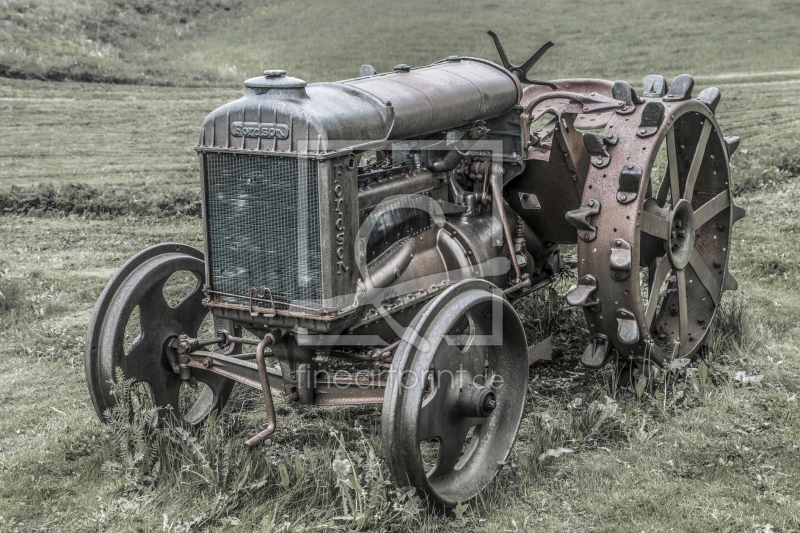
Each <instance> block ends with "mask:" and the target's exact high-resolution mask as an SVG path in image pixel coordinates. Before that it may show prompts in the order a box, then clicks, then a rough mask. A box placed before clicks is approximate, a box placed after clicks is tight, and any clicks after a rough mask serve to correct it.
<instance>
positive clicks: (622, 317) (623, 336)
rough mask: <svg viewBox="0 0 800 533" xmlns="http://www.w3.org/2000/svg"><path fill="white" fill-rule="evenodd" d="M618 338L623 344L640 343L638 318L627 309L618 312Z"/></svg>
mask: <svg viewBox="0 0 800 533" xmlns="http://www.w3.org/2000/svg"><path fill="white" fill-rule="evenodd" d="M617 336H618V337H619V340H620V341H622V343H623V344H636V343H637V342H639V326H638V324H637V323H636V317H635V316H634V314H633V313H631V312H630V311H628V310H627V309H619V310H618V311H617Z"/></svg>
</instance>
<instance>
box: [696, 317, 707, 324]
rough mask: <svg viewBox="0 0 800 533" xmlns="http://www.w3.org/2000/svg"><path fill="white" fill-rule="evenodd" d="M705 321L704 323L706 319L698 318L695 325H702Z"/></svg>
mask: <svg viewBox="0 0 800 533" xmlns="http://www.w3.org/2000/svg"><path fill="white" fill-rule="evenodd" d="M705 321H706V319H705V318H703V317H700V318H698V319H697V323H698V324H702V323H703V322H705Z"/></svg>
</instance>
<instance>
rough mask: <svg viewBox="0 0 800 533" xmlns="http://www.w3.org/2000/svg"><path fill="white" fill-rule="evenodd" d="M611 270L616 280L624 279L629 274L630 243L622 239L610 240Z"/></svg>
mask: <svg viewBox="0 0 800 533" xmlns="http://www.w3.org/2000/svg"><path fill="white" fill-rule="evenodd" d="M609 264H610V266H611V270H612V271H613V274H612V276H613V278H614V279H615V280H617V281H622V280H626V279H628V278H629V277H630V275H631V245H630V244H629V243H628V241H626V240H624V239H614V240H613V241H611V261H610V263H609Z"/></svg>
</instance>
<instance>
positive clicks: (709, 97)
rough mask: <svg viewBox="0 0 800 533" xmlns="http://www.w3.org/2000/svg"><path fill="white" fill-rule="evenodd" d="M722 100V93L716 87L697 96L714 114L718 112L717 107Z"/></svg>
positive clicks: (704, 90)
mask: <svg viewBox="0 0 800 533" xmlns="http://www.w3.org/2000/svg"><path fill="white" fill-rule="evenodd" d="M721 98H722V93H720V92H719V89H717V88H716V87H709V88H708V89H703V90H702V91H700V94H698V95H697V99H698V100H699V101H701V102H703V103H704V104H706V105H707V106H708V108H709V109H710V110H711V112H712V113H716V112H717V105H718V104H719V101H720V99H721Z"/></svg>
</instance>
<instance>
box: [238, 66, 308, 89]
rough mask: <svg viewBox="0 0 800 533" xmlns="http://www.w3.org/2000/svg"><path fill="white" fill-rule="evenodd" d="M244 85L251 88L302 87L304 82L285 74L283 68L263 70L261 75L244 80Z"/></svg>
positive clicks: (304, 84)
mask: <svg viewBox="0 0 800 533" xmlns="http://www.w3.org/2000/svg"><path fill="white" fill-rule="evenodd" d="M244 86H245V87H251V88H253V89H256V88H259V89H262V88H263V89H302V88H303V87H305V86H306V82H304V81H303V80H301V79H298V78H292V77H290V76H287V75H286V71H285V70H265V71H264V75H263V76H259V77H257V78H250V79H249V80H247V81H245V82H244Z"/></svg>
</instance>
